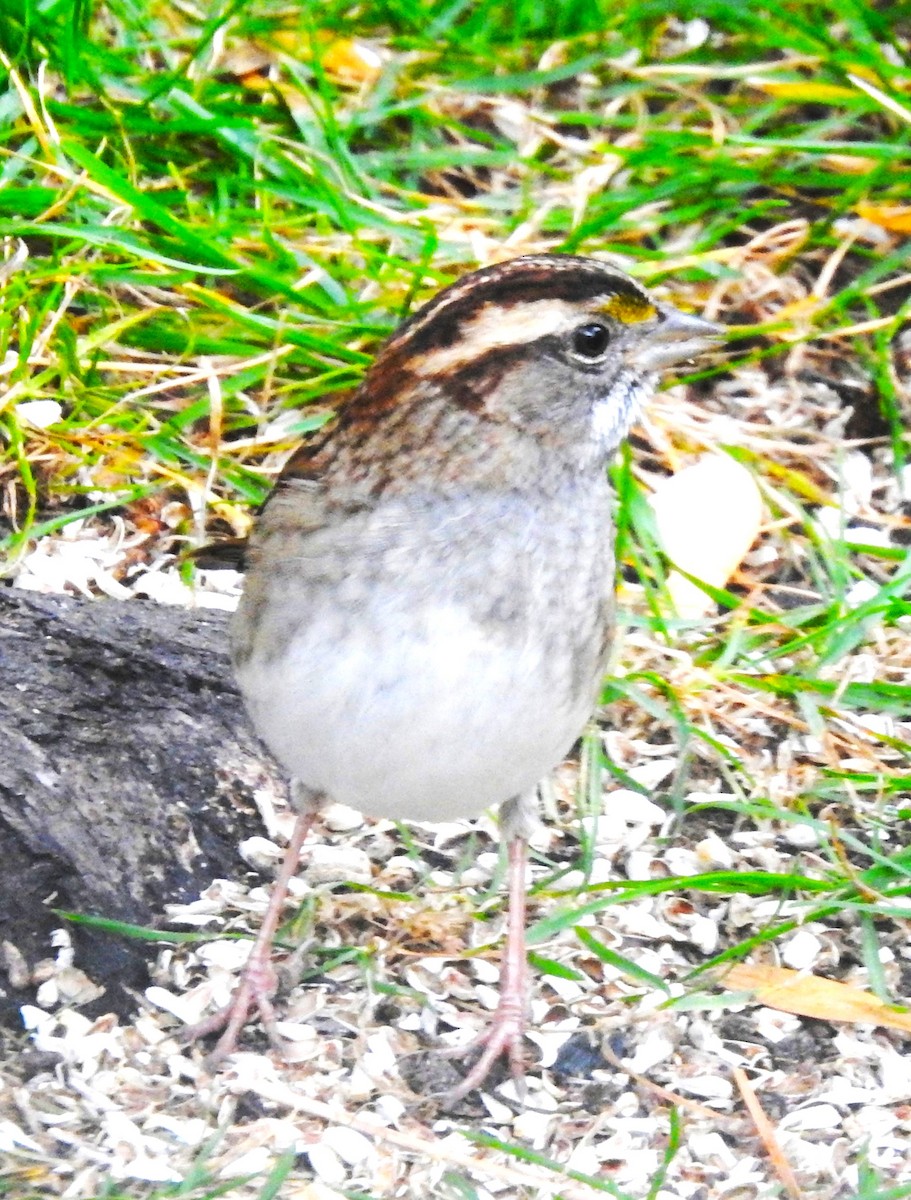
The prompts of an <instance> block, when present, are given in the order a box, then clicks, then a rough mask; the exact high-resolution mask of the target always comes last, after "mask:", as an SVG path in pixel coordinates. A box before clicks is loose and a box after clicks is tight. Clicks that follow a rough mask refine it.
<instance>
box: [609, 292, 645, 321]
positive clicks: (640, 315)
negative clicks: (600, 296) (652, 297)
mask: <svg viewBox="0 0 911 1200" xmlns="http://www.w3.org/2000/svg"><path fill="white" fill-rule="evenodd" d="M600 308H601V311H602V312H603V313H604V315H605V316H606V317H613V318H614V320H615V321H621V322H622V323H623V324H624V325H636V324H638V323H639V322H640V321H648V320H649V319H650V318H651V317H653V316H654V315H655V306H654V304H652V303H650V301H648V300H647V299H646V298H645V296H637V295H636V294H635V293H633V292H622V293H621V292H617V293H615V294H614V295H613V296H611V297H610V299H608V300H606V301H605V302H604V304H602V305H601V306H600Z"/></svg>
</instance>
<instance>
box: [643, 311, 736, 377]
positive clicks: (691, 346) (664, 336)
mask: <svg viewBox="0 0 911 1200" xmlns="http://www.w3.org/2000/svg"><path fill="white" fill-rule="evenodd" d="M657 308H658V322H657V324H656V325H655V328H654V329H653V330H652V331H651V333H650V334H649V336H648V339H647V340H646V342H645V345H642V344H641V343H640V345H638V346H637V347H636V349H635V351H634V353H635V356H636V363H637V365H639V366H642V365H644V366H645V367H646V369H647V370H649V371H659V370H662V369H663V368H664V367H672V366H673V365H674V363H678V362H683V361H684V360H685V359H687V358H693V357H694V356H695V355H697V354H700V353H701V352H702V351H703V350H708V349H709V348H710V347H712V346H714V345H717V343H718V341H719V339H720V338H721V336H722V334H723V333H724V332H725V327H724V326H723V325H716V324H715V323H714V322H713V321H704V320H703V319H702V317H694V316H693V315H692V314H691V313H684V312H681V311H680V310H679V309H678V308H674V307H673V305H670V304H659V305H658V306H657Z"/></svg>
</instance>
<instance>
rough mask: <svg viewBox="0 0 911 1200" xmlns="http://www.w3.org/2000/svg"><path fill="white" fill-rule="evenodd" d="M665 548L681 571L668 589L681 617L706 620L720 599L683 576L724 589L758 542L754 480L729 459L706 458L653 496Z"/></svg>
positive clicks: (672, 577) (670, 578) (758, 512)
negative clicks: (684, 572) (708, 593)
mask: <svg viewBox="0 0 911 1200" xmlns="http://www.w3.org/2000/svg"><path fill="white" fill-rule="evenodd" d="M650 503H651V506H652V510H653V511H654V513H655V521H656V524H657V526H658V533H659V536H660V538H661V544H662V546H663V548H664V551H665V553H666V554H667V556H668V558H670V560H671V561H672V562H673V563H674V565H675V566H676V567H679V568H680V570H678V571H672V572H671V574H670V575H669V576H668V580H667V588H668V592H669V593H670V596H671V599H672V600H673V602H674V608H675V609H676V610H677V612H678V614H679V615H680V616H681V617H701V616H704V615H705V614H706V613H707V612H709V610H710V609H711V608H712V607H713V606H714V603H715V602H714V600H713V599H712V598H711V596H708V595H706V593H705V592H703V591H702V589H701V588H698V587H697V586H696V584H694V583H691V582H690V580H689V579H686V578H684V576H683V575H681V574H680V571H686V573H687V574H688V575H695V576H696V578H697V579H702V580H704V581H705V582H706V583H709V584H711V585H712V586H713V587H717V588H721V587H724V586H725V584H726V583H727V581H728V580H729V579H730V577H731V575H732V574H733V572H734V571H735V570H736V569H737V567H739V566H740V563H741V562H742V560H743V556H744V555H745V554H746V552H747V551H748V550H749V548H750V546H752V544H753V542H754V541H755V540H756V535H757V534H758V533H759V526H760V523H761V521H762V497H761V496H760V494H759V488H758V487H757V486H756V482H755V480H754V479H753V476H752V475H751V474H750V472H749V471H748V470H747V469H746V467H744V466H741V464H740V463H738V462H736V461H735V460H734V459H733V458H730V457H729V456H728V455H726V454H706V455H703V457H702V458H700V459H699V461H698V462H696V463H694V464H693V466H691V467H685V468H684V469H683V470H682V471H678V472H677V474H676V475H673V476H671V478H670V479H666V480H664V481H663V482H662V483H661V484H660V485H659V486H658V487H657V488H656V489H655V491H654V492H653V493H652V496H651V497H650Z"/></svg>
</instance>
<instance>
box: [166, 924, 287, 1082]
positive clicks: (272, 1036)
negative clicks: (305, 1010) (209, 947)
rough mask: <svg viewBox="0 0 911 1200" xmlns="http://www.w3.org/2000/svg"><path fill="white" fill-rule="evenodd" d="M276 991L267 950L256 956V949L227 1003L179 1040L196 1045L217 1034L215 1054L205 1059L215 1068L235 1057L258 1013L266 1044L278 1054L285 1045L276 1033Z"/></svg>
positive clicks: (213, 1051) (212, 1052)
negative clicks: (241, 1038) (242, 1033)
mask: <svg viewBox="0 0 911 1200" xmlns="http://www.w3.org/2000/svg"><path fill="white" fill-rule="evenodd" d="M276 988H277V979H276V976H275V971H274V969H273V967H272V964H271V962H270V961H269V952H268V949H267V950H266V953H265V954H257V947H254V949H253V953H252V954H251V955H250V958H249V959H248V960H247V965H246V966H245V967H244V972H243V975H242V976H241V979H240V983H239V984H238V985H237V987H236V988H235V990H234V994H233V995H232V997H231V999H230V1000H229V1001H228V1003H227V1004H226V1005H225V1006H224V1008H220V1009H219V1010H218V1012H215V1013H213V1014H212V1016H210V1017H206V1018H205V1020H203V1021H200V1022H199V1023H198V1024H196V1025H190V1026H188V1027H187V1028H186V1029H184V1030H183V1031H182V1032H181V1034H180V1040H181V1041H182V1042H186V1043H189V1042H198V1041H199V1040H200V1039H202V1038H206V1037H210V1036H211V1035H212V1034H213V1033H219V1032H220V1033H221V1037H220V1038H219V1039H218V1042H217V1043H216V1045H215V1048H214V1050H212V1051H211V1053H210V1054H208V1055H207V1057H206V1062H207V1064H208V1065H209V1066H210V1067H212V1068H215V1067H217V1066H218V1065H219V1064H220V1063H221V1062H222V1061H223V1059H225V1058H227V1056H228V1055H229V1054H233V1053H234V1051H235V1050H236V1049H237V1039H238V1036H239V1034H240V1031H241V1030H242V1029H243V1027H244V1026H245V1025H246V1024H247V1022H248V1021H249V1020H250V1019H251V1017H252V1016H253V1015H254V1014H255V1013H259V1019H260V1021H261V1022H262V1026H263V1029H264V1030H265V1031H266V1034H267V1035H268V1038H269V1041H270V1042H271V1044H272V1045H273V1046H274V1047H275V1048H276V1049H277V1050H283V1049H284V1042H283V1040H282V1037H281V1034H280V1033H279V1032H278V1024H277V1018H276V1015H275V1008H274V1006H273V1004H272V997H273V996H274V995H275V992H276Z"/></svg>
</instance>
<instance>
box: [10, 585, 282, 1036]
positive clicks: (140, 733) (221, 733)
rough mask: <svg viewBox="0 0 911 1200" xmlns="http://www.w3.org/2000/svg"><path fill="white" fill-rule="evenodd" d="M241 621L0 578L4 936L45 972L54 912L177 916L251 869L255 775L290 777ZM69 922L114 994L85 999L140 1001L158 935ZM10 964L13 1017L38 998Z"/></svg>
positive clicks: (80, 949)
mask: <svg viewBox="0 0 911 1200" xmlns="http://www.w3.org/2000/svg"><path fill="white" fill-rule="evenodd" d="M226 629H227V619H226V617H225V615H224V614H223V613H220V612H213V611H211V610H196V611H187V610H182V609H175V608H166V607H162V606H160V605H156V604H152V603H146V602H144V601H138V600H137V601H130V602H128V603H120V602H117V601H112V600H94V601H89V600H77V599H73V598H70V597H62V596H44V595H36V594H34V593H29V592H23V591H16V590H14V589H11V588H2V587H0V941H2V942H7V943H10V944H11V945H12V946H13V947H15V951H18V952H19V954H21V955H22V956H23V957H24V959H25V961H26V963H27V964H28V966H29V967H30V968H33V967H34V965H35V963H36V962H37V961H38V960H40V959H42V958H47V957H50V956H52V953H53V951H52V950H51V947H50V941H49V935H50V933H51V931H52V930H53V929H55V928H59V927H60V926H61V924H62V921H61V920H60V918H59V917H58V916H56V915H55V914H54V913H53V911H52V908H60V909H67V910H73V911H76V912H81V913H89V914H93V915H101V916H104V917H110V918H114V919H117V920H122V921H128V922H132V923H136V924H141V925H148V926H153V927H154V926H157V927H163V926H165V925H166V924H167V923H166V922H165V921H164V920H163V914H164V908H165V905H166V904H168V903H169V902H172V901H183V900H188V899H191V898H194V897H195V896H198V895H199V893H200V891H201V890H202V889H203V888H205V887H206V886H207V885H208V884H209V883H210V882H211V881H212V880H213V879H215V878H219V877H222V878H235V879H236V878H240V877H243V876H244V875H246V874H247V868H246V866H245V865H244V863H243V862H242V861H241V859H240V857H239V855H238V853H237V846H238V842H239V841H240V840H241V839H242V838H244V837H246V836H249V835H250V834H251V833H254V832H260V833H261V832H262V826H261V824H260V822H259V819H258V816H257V813H256V809H255V805H254V804H253V803H252V799H251V796H252V787H253V786H254V785H255V784H256V783H257V782H258V781H264V780H265V778H266V777H268V778H269V779H270V780H271V781H272V782H273V784H274V785H275V786H276V787H281V783H280V775H279V773H278V770H277V768H276V767H275V766H274V765H273V764H271V762H270V760H269V759H268V757H267V755H266V754H265V752H264V751H263V749H262V747H261V746H260V744H259V743H258V742H257V740H256V738H255V736H254V734H253V733H252V731H251V730H250V727H249V724H248V722H247V720H246V717H245V715H244V712H243V706H242V704H241V701H240V698H239V696H238V694H237V691H236V688H235V686H234V682H233V679H232V676H231V669H230V665H229V662H228V656H227V644H226ZM71 930H72V936H73V939H74V942H75V945H76V951H77V956H76V966H78V967H80V968H81V969H82V970H83V971H85V972H86V973H87V974H88V975H89V976H90V978H91V979H92V980H93V981H94V982H96V983H97V984H99V985H101V986H103V987H104V988H105V994H104V996H102V997H100V998H99V999H97V1000H95V1001H93V1002H92V1003H91V1004H89V1005H86V1006H85V1008H84V1009H83V1011H85V1012H86V1013H87V1014H89V1015H95V1014H96V1013H99V1012H106V1011H117V1012H120V1013H125V1012H127V1011H129V1009H130V1008H132V1007H135V1000H134V998H133V997H132V996H131V989H135V988H138V987H142V986H144V985H145V983H146V982H147V975H146V963H147V959H148V958H149V957H150V956H151V955H152V954H154V952H155V951H154V946H153V945H150V944H148V943H143V942H138V941H135V940H129V939H124V938H119V937H116V936H113V935H111V934H107V933H101V932H99V931H92V930H87V929H85V928H84V927H80V926H75V925H74V926H71ZM7 957H9V956H7ZM15 957H16V955H15V953H14V954H13V958H15ZM12 974H13V979H12V980H10V979H9V978H8V977H7V976H5V975H4V974H3V973H2V970H0V1020H3V1021H6V1022H13V1023H17V1024H18V1006H19V1005H20V1004H21V1003H23V1002H24V1001H26V1000H29V999H31V997H32V995H33V992H32V990H31V989H30V988H29V987H25V988H20V987H16V986H13V985H14V983H15V982H16V979H15V976H16V972H13V973H12Z"/></svg>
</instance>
